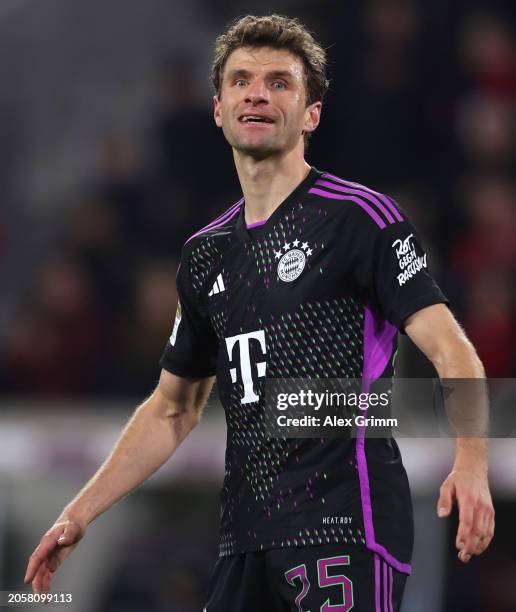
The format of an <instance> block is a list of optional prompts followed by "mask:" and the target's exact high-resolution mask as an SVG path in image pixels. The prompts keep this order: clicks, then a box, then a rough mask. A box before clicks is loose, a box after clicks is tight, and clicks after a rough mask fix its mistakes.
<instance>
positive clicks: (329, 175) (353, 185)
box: [321, 172, 403, 221]
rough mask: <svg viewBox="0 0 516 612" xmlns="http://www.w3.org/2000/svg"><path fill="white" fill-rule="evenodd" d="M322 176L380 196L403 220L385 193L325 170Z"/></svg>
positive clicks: (398, 217)
mask: <svg viewBox="0 0 516 612" xmlns="http://www.w3.org/2000/svg"><path fill="white" fill-rule="evenodd" d="M321 176H323V177H324V178H331V179H333V180H334V181H337V182H338V183H342V184H343V185H347V186H349V187H355V188H357V189H363V190H364V191H368V192H369V193H372V194H374V195H376V196H378V197H379V198H380V200H382V202H383V203H384V204H385V205H386V206H387V207H388V208H389V209H390V210H391V212H392V214H393V215H394V216H395V217H396V219H398V221H403V216H402V215H401V213H400V212H399V210H398V209H397V208H396V206H394V204H393V203H392V201H391V199H390V198H388V197H387V196H386V195H384V194H383V193H379V192H378V191H375V190H374V189H370V188H369V187H366V186H365V185H361V184H360V183H354V182H353V181H345V180H344V179H341V178H339V177H338V176H334V175H333V174H328V173H327V172H325V173H324V174H322V175H321Z"/></svg>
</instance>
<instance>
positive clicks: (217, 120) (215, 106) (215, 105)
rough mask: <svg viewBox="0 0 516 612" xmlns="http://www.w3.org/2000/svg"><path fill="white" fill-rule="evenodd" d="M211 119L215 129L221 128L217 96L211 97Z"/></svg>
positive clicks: (220, 113) (220, 114) (220, 112)
mask: <svg viewBox="0 0 516 612" xmlns="http://www.w3.org/2000/svg"><path fill="white" fill-rule="evenodd" d="M213 118H214V119H215V125H216V126H217V127H222V111H221V108H220V102H219V97H218V96H217V95H215V96H213Z"/></svg>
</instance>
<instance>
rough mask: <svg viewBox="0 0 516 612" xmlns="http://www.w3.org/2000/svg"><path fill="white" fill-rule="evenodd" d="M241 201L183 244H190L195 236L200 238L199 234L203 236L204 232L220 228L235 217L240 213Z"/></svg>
mask: <svg viewBox="0 0 516 612" xmlns="http://www.w3.org/2000/svg"><path fill="white" fill-rule="evenodd" d="M242 201H243V200H240V202H237V203H236V204H235V205H234V206H232V207H231V208H230V209H229V210H228V211H226V212H225V213H224V214H223V215H222V216H221V217H219V219H216V220H215V221H212V222H211V223H210V224H209V225H207V226H206V227H203V228H202V229H200V230H199V231H198V232H196V233H195V234H194V235H193V236H190V238H188V240H187V241H186V242H185V244H188V243H189V242H190V240H193V239H194V238H196V237H197V236H200V235H201V234H205V233H206V232H209V231H210V230H212V229H218V228H219V227H222V226H223V225H225V224H226V223H227V222H228V221H230V220H231V219H232V218H233V217H234V216H235V215H237V214H238V212H239V211H240V206H241V204H242Z"/></svg>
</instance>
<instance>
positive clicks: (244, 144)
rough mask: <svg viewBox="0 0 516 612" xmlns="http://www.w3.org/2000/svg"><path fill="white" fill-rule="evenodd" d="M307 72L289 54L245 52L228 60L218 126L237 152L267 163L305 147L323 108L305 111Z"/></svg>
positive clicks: (217, 111) (218, 103)
mask: <svg viewBox="0 0 516 612" xmlns="http://www.w3.org/2000/svg"><path fill="white" fill-rule="evenodd" d="M306 97H307V92H306V85H305V75H304V66H303V62H302V60H301V59H300V58H298V57H297V56H295V55H293V54H292V53H290V52H289V51H286V50H278V49H271V48H270V47H261V48H250V47H241V48H239V49H236V50H235V51H233V53H232V54H231V55H230V56H229V57H228V59H227V62H226V65H225V67H224V72H223V75H222V85H221V89H220V96H214V105H215V108H214V116H215V123H216V124H217V126H218V127H221V128H222V130H223V132H224V135H225V137H226V139H227V141H228V142H229V143H230V145H231V146H232V147H233V148H234V149H235V150H236V151H238V152H240V153H243V154H246V155H251V156H252V157H257V158H264V157H268V156H272V155H278V154H281V153H284V152H289V151H291V150H292V149H294V148H295V147H296V146H299V147H301V148H302V147H303V144H302V141H303V132H312V131H313V130H315V128H316V127H317V125H318V124H319V118H320V112H321V103H320V102H314V103H313V104H311V105H310V106H308V107H307V106H306Z"/></svg>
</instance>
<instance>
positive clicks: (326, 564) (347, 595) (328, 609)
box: [285, 555, 354, 612]
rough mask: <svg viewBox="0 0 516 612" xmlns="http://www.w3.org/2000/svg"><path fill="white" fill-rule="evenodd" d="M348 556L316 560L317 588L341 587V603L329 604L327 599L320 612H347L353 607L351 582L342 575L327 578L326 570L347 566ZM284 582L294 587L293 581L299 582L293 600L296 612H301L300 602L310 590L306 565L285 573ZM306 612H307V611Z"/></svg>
mask: <svg viewBox="0 0 516 612" xmlns="http://www.w3.org/2000/svg"><path fill="white" fill-rule="evenodd" d="M349 563H350V558H349V555H342V556H340V557H329V558H327V559H318V560H317V578H318V580H319V587H320V588H326V587H330V586H339V585H340V586H341V588H342V598H343V599H342V602H341V603H333V604H331V603H330V598H328V599H327V600H326V601H325V602H324V603H323V605H322V606H321V608H320V612H348V610H351V608H352V607H353V603H354V602H353V583H352V582H351V580H350V579H349V578H348V577H347V576H344V575H343V574H336V575H332V576H329V575H328V569H329V568H330V567H334V566H337V565H349ZM285 579H286V581H287V582H288V583H289V584H290V585H292V586H295V581H296V580H299V581H300V582H301V586H302V589H301V592H300V593H299V595H298V596H297V597H296V599H295V603H296V605H297V609H298V612H303V608H302V607H301V602H302V600H303V599H304V598H305V597H306V595H307V594H308V591H309V589H310V581H309V580H308V576H307V571H306V565H304V564H303V565H298V566H297V567H293V568H292V569H290V570H288V572H285ZM307 612H308V611H307Z"/></svg>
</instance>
